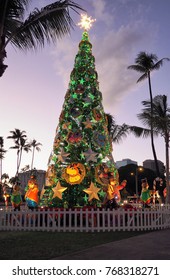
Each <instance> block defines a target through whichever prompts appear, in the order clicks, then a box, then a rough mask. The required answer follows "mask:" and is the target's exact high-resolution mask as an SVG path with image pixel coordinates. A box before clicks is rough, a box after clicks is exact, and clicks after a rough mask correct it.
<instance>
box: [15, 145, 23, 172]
mask: <svg viewBox="0 0 170 280" xmlns="http://www.w3.org/2000/svg"><path fill="white" fill-rule="evenodd" d="M21 157H22V148H21V149H20V153H19V156H18V166H17V174H16V175H17V176H18V173H19V168H20V165H21Z"/></svg>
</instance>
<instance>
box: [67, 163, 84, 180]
mask: <svg viewBox="0 0 170 280" xmlns="http://www.w3.org/2000/svg"><path fill="white" fill-rule="evenodd" d="M85 175H86V170H85V167H84V165H83V164H81V163H72V164H70V165H69V166H67V168H65V170H64V172H63V174H62V176H63V178H64V179H65V180H66V182H67V183H69V184H71V185H75V184H80V183H81V182H82V180H83V179H84V177H85Z"/></svg>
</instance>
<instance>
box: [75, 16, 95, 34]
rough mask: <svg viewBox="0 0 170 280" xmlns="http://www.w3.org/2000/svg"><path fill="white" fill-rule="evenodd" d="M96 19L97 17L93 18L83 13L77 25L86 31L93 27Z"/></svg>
mask: <svg viewBox="0 0 170 280" xmlns="http://www.w3.org/2000/svg"><path fill="white" fill-rule="evenodd" d="M95 21H96V19H92V18H91V17H88V16H87V15H86V14H81V20H80V22H79V23H78V24H77V25H78V26H80V28H83V29H84V31H88V30H89V29H90V28H91V27H92V23H93V22H95Z"/></svg>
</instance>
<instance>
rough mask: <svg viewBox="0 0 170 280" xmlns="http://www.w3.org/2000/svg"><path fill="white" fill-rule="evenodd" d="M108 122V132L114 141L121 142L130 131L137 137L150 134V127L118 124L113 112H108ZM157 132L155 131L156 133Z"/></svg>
mask: <svg viewBox="0 0 170 280" xmlns="http://www.w3.org/2000/svg"><path fill="white" fill-rule="evenodd" d="M106 117H107V123H108V132H109V135H110V138H111V141H112V142H113V143H119V142H120V141H122V140H123V138H126V137H127V136H128V135H129V134H130V133H132V134H133V135H134V136H136V137H148V136H150V133H151V131H150V129H146V128H143V127H138V126H131V125H128V124H125V123H123V124H122V125H118V124H116V122H115V119H114V117H113V116H112V115H111V114H108V113H107V114H106ZM156 134H157V133H155V135H156Z"/></svg>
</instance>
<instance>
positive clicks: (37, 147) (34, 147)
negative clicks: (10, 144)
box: [30, 139, 42, 170]
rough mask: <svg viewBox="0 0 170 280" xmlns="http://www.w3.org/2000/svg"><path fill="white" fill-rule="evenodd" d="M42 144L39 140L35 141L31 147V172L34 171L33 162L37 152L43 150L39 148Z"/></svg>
mask: <svg viewBox="0 0 170 280" xmlns="http://www.w3.org/2000/svg"><path fill="white" fill-rule="evenodd" d="M41 145H42V144H41V143H39V142H37V140H35V139H33V140H32V141H31V143H30V147H32V160H31V170H32V169H33V162H34V154H35V150H36V151H38V152H40V151H41V149H40V147H39V146H41Z"/></svg>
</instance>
